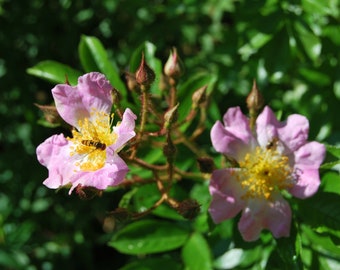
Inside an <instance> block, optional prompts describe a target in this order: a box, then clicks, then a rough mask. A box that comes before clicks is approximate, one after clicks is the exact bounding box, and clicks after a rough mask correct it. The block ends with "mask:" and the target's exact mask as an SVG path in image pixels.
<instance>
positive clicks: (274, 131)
mask: <svg viewBox="0 0 340 270" xmlns="http://www.w3.org/2000/svg"><path fill="white" fill-rule="evenodd" d="M308 131H309V123H308V120H307V118H306V117H304V116H302V115H298V114H293V115H290V116H289V117H288V119H287V121H284V122H279V121H278V120H277V119H276V116H275V114H274V113H273V111H272V110H271V109H270V108H269V107H268V106H266V107H265V108H264V109H263V112H262V113H261V114H260V115H259V116H258V118H257V120H256V134H257V140H258V142H259V144H260V145H261V146H266V145H267V144H268V142H271V141H272V140H273V139H274V138H278V139H279V140H280V141H281V142H282V143H283V144H284V145H285V148H286V150H285V152H287V154H289V153H291V152H294V151H295V150H296V149H298V148H299V147H300V146H301V145H303V144H304V143H305V142H306V140H307V138H308Z"/></svg>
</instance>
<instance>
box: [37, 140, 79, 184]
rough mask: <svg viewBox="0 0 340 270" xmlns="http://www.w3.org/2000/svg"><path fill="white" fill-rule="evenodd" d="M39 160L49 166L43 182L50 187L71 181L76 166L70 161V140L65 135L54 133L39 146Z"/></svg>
mask: <svg viewBox="0 0 340 270" xmlns="http://www.w3.org/2000/svg"><path fill="white" fill-rule="evenodd" d="M36 152H37V158H38V161H39V162H40V163H41V164H42V165H44V166H45V167H47V169H48V178H47V179H46V180H45V181H44V182H43V184H44V185H45V186H47V187H48V188H52V189H55V188H58V187H60V186H64V185H66V184H68V183H69V179H70V178H71V177H72V174H73V171H74V170H75V167H74V165H73V162H71V161H70V152H69V141H68V140H67V139H66V138H65V137H64V135H62V134H60V135H53V136H52V137H50V138H48V139H47V140H45V141H44V142H43V143H42V144H40V145H39V146H38V147H37V151H36Z"/></svg>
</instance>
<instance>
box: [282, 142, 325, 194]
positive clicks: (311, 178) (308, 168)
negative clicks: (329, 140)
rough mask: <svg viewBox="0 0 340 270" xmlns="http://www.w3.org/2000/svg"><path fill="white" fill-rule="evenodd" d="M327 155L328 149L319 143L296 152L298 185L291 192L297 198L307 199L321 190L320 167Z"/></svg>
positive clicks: (306, 145) (295, 167)
mask: <svg viewBox="0 0 340 270" xmlns="http://www.w3.org/2000/svg"><path fill="white" fill-rule="evenodd" d="M325 155H326V148H325V146H324V145H323V144H321V143H318V142H309V143H306V144H305V145H303V146H301V147H300V148H299V149H298V150H297V151H295V152H294V161H295V165H294V169H295V172H296V175H297V183H296V184H295V185H294V187H292V188H291V189H290V190H289V191H290V193H291V194H293V195H294V196H295V197H298V198H307V197H310V196H312V195H313V194H314V193H315V192H316V191H317V190H318V188H319V185H320V176H319V167H320V165H321V163H322V161H323V160H324V158H325Z"/></svg>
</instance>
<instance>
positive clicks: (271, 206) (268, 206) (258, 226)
mask: <svg viewBox="0 0 340 270" xmlns="http://www.w3.org/2000/svg"><path fill="white" fill-rule="evenodd" d="M291 216H292V214H291V209H290V207H289V204H288V203H287V202H286V201H285V200H284V199H283V198H282V196H281V195H280V194H277V196H276V197H275V198H273V201H272V202H270V201H267V200H249V203H248V207H247V208H245V209H244V211H243V213H242V216H241V219H240V221H239V224H238V228H239V230H240V232H241V234H242V237H243V239H244V240H245V241H255V240H257V239H258V238H259V236H260V233H261V231H262V230H263V229H268V230H270V231H271V232H272V234H273V235H274V237H275V238H279V237H288V236H289V233H290V224H291Z"/></svg>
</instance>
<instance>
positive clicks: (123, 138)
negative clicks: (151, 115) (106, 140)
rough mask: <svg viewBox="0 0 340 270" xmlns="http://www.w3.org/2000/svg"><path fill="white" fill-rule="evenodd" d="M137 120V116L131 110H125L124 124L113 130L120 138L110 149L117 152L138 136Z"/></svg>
mask: <svg viewBox="0 0 340 270" xmlns="http://www.w3.org/2000/svg"><path fill="white" fill-rule="evenodd" d="M136 119H137V116H136V115H135V114H134V113H133V112H132V111H131V110H130V109H126V110H125V112H124V114H123V119H122V122H121V123H120V124H119V125H117V126H116V127H114V128H113V130H114V132H115V133H116V134H117V135H118V138H117V141H116V142H115V144H113V145H112V146H110V148H112V149H113V150H114V151H116V152H117V151H119V150H120V149H121V148H122V147H123V146H124V144H126V142H127V141H129V140H130V139H131V138H133V137H134V136H135V135H136V133H135V131H134V129H135V120H136Z"/></svg>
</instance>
